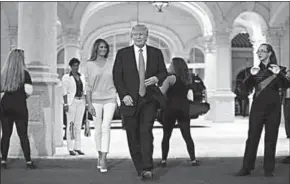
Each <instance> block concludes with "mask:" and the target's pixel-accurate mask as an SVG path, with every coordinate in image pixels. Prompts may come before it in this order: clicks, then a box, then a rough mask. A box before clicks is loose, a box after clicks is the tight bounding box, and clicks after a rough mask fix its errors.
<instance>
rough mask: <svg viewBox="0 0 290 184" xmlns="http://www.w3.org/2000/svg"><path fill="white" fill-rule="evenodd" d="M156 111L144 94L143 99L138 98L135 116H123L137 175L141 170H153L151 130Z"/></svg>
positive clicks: (154, 105) (153, 103) (154, 103)
mask: <svg viewBox="0 0 290 184" xmlns="http://www.w3.org/2000/svg"><path fill="white" fill-rule="evenodd" d="M156 111H157V107H156V102H155V101H154V100H153V99H152V97H150V96H149V95H146V94H145V96H144V97H141V96H139V97H138V100H137V104H136V112H135V114H134V115H133V116H124V120H125V122H126V124H125V128H126V132H127V139H128V145H129V150H130V154H131V158H132V160H133V163H134V166H135V168H136V170H137V173H138V174H139V175H140V174H141V172H142V171H143V170H145V171H146V170H147V171H150V170H152V169H153V160H152V156H153V133H152V128H153V124H154V121H155V116H156Z"/></svg>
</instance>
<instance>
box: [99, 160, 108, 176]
mask: <svg viewBox="0 0 290 184" xmlns="http://www.w3.org/2000/svg"><path fill="white" fill-rule="evenodd" d="M100 165H101V167H100V172H101V173H105V172H108V168H107V160H106V159H104V158H103V159H102V160H101V161H100Z"/></svg>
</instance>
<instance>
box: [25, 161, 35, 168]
mask: <svg viewBox="0 0 290 184" xmlns="http://www.w3.org/2000/svg"><path fill="white" fill-rule="evenodd" d="M26 168H27V169H36V168H37V167H36V165H35V164H34V163H33V162H26Z"/></svg>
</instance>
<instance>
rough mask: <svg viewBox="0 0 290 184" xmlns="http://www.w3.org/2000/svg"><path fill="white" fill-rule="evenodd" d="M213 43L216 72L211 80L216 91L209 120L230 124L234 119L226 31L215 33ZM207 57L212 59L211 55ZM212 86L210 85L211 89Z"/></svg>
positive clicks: (229, 45)
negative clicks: (213, 81)
mask: <svg viewBox="0 0 290 184" xmlns="http://www.w3.org/2000/svg"><path fill="white" fill-rule="evenodd" d="M214 43H215V49H216V52H215V65H214V66H215V70H216V72H214V73H213V74H212V76H211V77H212V78H213V80H216V82H215V83H216V86H215V87H216V89H215V91H214V94H213V97H212V100H211V101H212V102H211V106H212V109H211V111H212V112H211V113H210V117H209V119H211V120H213V121H214V122H230V123H232V122H233V121H234V118H235V105H234V104H235V103H234V97H235V95H234V94H233V92H232V91H231V83H232V75H231V73H232V59H231V42H230V34H229V32H228V31H226V30H224V31H218V32H215V34H214ZM207 57H209V58H214V57H213V56H212V55H211V54H209V55H208V56H207ZM207 60H209V59H207ZM211 70H213V69H211ZM210 75H211V74H210ZM208 77H209V76H208ZM213 84H214V83H212V84H211V85H212V87H213Z"/></svg>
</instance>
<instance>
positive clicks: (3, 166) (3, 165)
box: [1, 161, 7, 169]
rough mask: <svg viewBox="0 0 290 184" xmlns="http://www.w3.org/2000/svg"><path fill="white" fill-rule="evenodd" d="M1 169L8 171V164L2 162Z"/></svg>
mask: <svg viewBox="0 0 290 184" xmlns="http://www.w3.org/2000/svg"><path fill="white" fill-rule="evenodd" d="M1 168H2V169H7V163H6V161H5V162H3V161H2V162H1Z"/></svg>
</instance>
